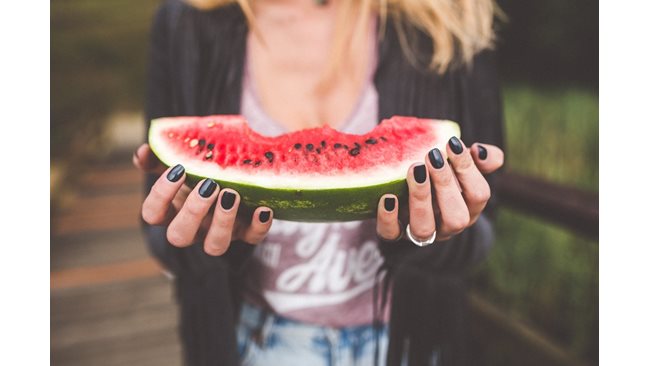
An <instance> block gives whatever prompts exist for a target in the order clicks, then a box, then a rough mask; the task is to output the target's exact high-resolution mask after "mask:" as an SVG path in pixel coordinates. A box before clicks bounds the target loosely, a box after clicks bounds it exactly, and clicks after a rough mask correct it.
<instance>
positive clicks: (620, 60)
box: [599, 1, 650, 365]
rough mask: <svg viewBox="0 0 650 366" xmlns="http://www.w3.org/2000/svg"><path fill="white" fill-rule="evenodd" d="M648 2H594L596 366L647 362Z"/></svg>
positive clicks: (649, 252) (649, 307)
mask: <svg viewBox="0 0 650 366" xmlns="http://www.w3.org/2000/svg"><path fill="white" fill-rule="evenodd" d="M648 8H649V6H648V5H647V3H644V2H636V1H635V2H633V1H617V2H613V1H609V2H601V3H600V10H599V11H600V16H601V18H600V32H599V33H600V37H599V39H600V60H599V61H600V156H599V157H600V187H599V189H600V222H601V225H600V262H599V263H600V270H599V271H600V282H599V284H600V303H599V304H600V323H599V325H600V330H599V335H600V364H601V365H639V364H644V363H647V361H643V360H647V358H648V355H647V353H648V339H649V337H648V335H647V333H648V330H649V329H650V321H649V319H650V296H649V295H648V288H649V287H650V286H649V285H648V282H649V280H650V276H648V268H650V233H648V228H649V227H650V222H649V221H650V213H649V212H648V211H649V208H650V200H649V199H648V197H649V194H650V193H649V192H650V169H649V166H650V163H648V159H649V157H650V144H649V142H648V141H649V140H650V128H648V125H649V124H650V111H649V107H650V92H649V91H648V89H649V85H650V76H649V72H648V68H649V66H648V65H650V49H649V48H648V36H649V35H650V31H649V28H648V25H649V24H650V22H649V18H648V14H649V13H650V12H649V11H648V10H649V9H648Z"/></svg>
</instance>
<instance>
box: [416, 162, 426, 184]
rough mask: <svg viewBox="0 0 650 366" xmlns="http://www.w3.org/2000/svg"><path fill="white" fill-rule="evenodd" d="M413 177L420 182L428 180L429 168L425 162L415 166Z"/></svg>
mask: <svg viewBox="0 0 650 366" xmlns="http://www.w3.org/2000/svg"><path fill="white" fill-rule="evenodd" d="M413 177H414V178H415V181H416V182H418V183H424V182H425V181H426V180H427V168H426V167H425V166H424V164H420V165H416V166H415V168H413Z"/></svg>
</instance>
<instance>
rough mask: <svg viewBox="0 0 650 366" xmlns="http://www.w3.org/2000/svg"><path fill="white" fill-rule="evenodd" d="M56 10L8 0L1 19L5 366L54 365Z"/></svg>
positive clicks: (0, 315) (0, 319)
mask: <svg viewBox="0 0 650 366" xmlns="http://www.w3.org/2000/svg"><path fill="white" fill-rule="evenodd" d="M49 8H50V3H49V2H39V3H38V4H36V3H34V2H28V1H12V2H7V3H4V4H3V11H2V14H3V17H2V21H1V22H0V44H2V58H1V61H0V62H1V65H0V80H1V81H0V90H1V91H2V94H1V97H2V106H3V111H2V112H3V117H2V124H3V126H2V142H1V143H0V154H1V155H0V156H2V157H3V159H2V168H1V170H0V171H1V172H2V175H1V179H0V182H1V183H0V185H1V188H2V190H1V192H2V206H1V207H2V213H3V215H2V217H1V218H0V220H1V221H0V222H1V224H0V227H1V228H2V230H1V234H0V235H1V238H2V240H0V242H1V243H2V254H1V257H2V261H1V264H0V291H2V302H1V304H2V305H1V308H0V324H2V326H1V327H0V329H1V330H0V336H2V342H3V347H2V352H0V364H2V365H18V364H20V365H45V364H48V363H49V361H48V360H49V325H50V311H49V307H48V305H49V266H50V264H49V263H50V262H49V245H48V243H49V234H50V227H49V226H50V220H49V213H50V209H49V203H50V201H49V199H50V198H49V167H48V165H49V164H48V163H49V162H48V160H49V159H47V158H46V156H48V155H49V154H48V153H49V151H50V141H49V126H50V124H49V120H50V110H49V106H50V95H49V93H50V75H49V70H50V44H49V43H50V33H49V32H50V31H49V24H50V16H49ZM30 156H31V158H30Z"/></svg>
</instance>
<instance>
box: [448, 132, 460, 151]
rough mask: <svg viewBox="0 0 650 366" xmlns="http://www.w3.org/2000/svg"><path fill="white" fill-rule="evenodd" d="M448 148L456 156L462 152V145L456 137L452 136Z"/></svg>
mask: <svg viewBox="0 0 650 366" xmlns="http://www.w3.org/2000/svg"><path fill="white" fill-rule="evenodd" d="M449 147H451V151H453V152H454V154H456V155H458V154H460V153H462V152H463V144H462V143H461V142H460V140H459V139H458V138H456V136H453V137H452V138H450V139H449Z"/></svg>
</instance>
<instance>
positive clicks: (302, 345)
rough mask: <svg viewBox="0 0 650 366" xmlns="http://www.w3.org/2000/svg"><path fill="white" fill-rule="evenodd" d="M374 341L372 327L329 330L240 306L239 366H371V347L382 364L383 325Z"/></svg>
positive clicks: (385, 338)
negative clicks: (377, 338)
mask: <svg viewBox="0 0 650 366" xmlns="http://www.w3.org/2000/svg"><path fill="white" fill-rule="evenodd" d="M377 334H378V336H379V342H378V343H376V342H375V331H374V328H373V327H372V325H362V326H353V327H344V328H331V327H324V326H319V325H312V324H305V323H301V322H298V321H295V320H291V319H287V318H284V317H281V316H278V315H275V314H272V313H267V312H263V311H261V310H260V309H259V308H257V307H254V306H252V305H250V304H247V303H244V305H243V306H242V310H241V316H240V319H239V325H238V328H237V344H238V351H239V355H240V359H241V365H242V366H258V365H259V366H269V365H278V366H292V365H296V366H366V365H367V366H372V365H374V359H375V348H376V347H375V345H376V344H378V347H379V357H378V363H377V365H379V366H384V365H385V358H386V349H387V345H388V331H387V327H386V326H381V327H380V328H379V330H378V333H377Z"/></svg>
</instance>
